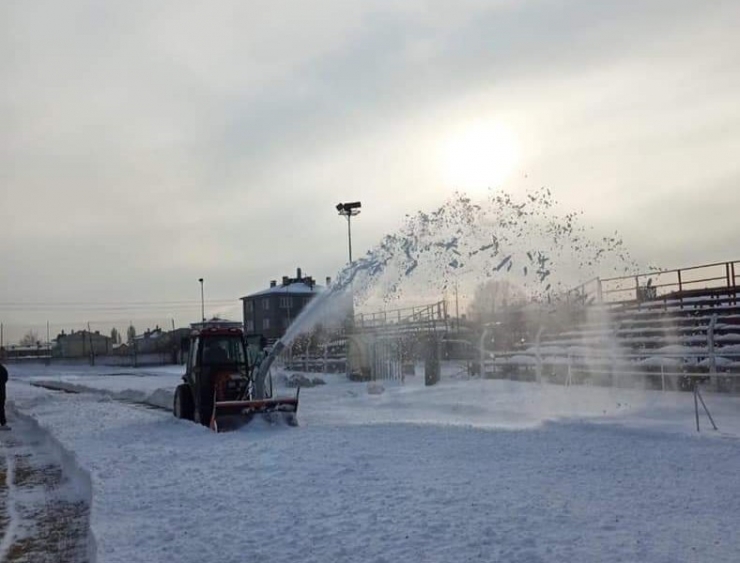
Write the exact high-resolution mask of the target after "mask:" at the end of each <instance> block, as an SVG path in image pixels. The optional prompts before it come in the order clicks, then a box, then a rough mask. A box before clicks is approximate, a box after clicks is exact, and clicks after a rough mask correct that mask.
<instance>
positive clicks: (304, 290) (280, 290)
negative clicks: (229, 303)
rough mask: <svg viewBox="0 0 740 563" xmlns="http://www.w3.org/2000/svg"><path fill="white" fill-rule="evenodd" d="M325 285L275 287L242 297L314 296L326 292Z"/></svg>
mask: <svg viewBox="0 0 740 563" xmlns="http://www.w3.org/2000/svg"><path fill="white" fill-rule="evenodd" d="M324 289H325V288H324V286H323V285H314V286H313V287H311V286H309V285H308V284H305V283H303V282H296V283H291V284H289V285H276V286H275V287H268V288H267V289H264V290H262V291H258V292H257V293H251V294H249V295H247V296H246V297H242V299H248V298H249V297H258V296H260V295H271V294H281V295H282V294H288V293H290V294H295V293H299V294H304V295H305V294H313V293H320V292H322V291H324Z"/></svg>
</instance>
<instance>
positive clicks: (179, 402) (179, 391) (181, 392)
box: [172, 383, 195, 420]
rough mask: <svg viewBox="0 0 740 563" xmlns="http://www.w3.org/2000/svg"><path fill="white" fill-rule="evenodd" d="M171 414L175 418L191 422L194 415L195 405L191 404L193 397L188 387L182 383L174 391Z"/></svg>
mask: <svg viewBox="0 0 740 563" xmlns="http://www.w3.org/2000/svg"><path fill="white" fill-rule="evenodd" d="M172 412H173V414H174V415H175V416H176V417H177V418H182V419H185V420H193V417H194V415H195V405H194V404H193V395H192V393H191V392H190V387H189V386H188V385H187V384H185V383H182V384H180V385H178V386H177V388H176V389H175V400H174V403H173V405H172Z"/></svg>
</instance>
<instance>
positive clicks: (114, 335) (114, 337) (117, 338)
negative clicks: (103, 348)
mask: <svg viewBox="0 0 740 563" xmlns="http://www.w3.org/2000/svg"><path fill="white" fill-rule="evenodd" d="M110 339H111V341H112V342H113V344H120V343H121V333H120V332H118V329H117V328H115V327H113V328H112V329H111V331H110Z"/></svg>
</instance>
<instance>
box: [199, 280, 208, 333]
mask: <svg viewBox="0 0 740 563" xmlns="http://www.w3.org/2000/svg"><path fill="white" fill-rule="evenodd" d="M198 281H199V282H200V316H201V318H202V319H203V322H206V306H205V301H204V300H203V278H198Z"/></svg>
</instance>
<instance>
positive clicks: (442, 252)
mask: <svg viewBox="0 0 740 563" xmlns="http://www.w3.org/2000/svg"><path fill="white" fill-rule="evenodd" d="M555 204H556V202H555V201H554V199H553V197H552V194H551V192H550V190H548V189H545V188H541V189H538V190H535V191H531V192H528V193H525V194H524V196H523V197H520V198H517V197H514V196H512V195H510V194H507V193H503V192H500V191H497V192H495V193H494V192H492V193H491V194H490V195H489V197H488V198H487V199H485V200H484V201H480V202H477V201H473V200H472V199H470V198H469V197H467V196H465V195H463V194H459V193H458V194H455V195H454V197H452V198H451V199H450V200H449V201H447V202H446V203H445V204H444V205H442V206H441V207H440V208H439V209H436V210H434V211H432V212H423V211H420V212H418V213H417V214H415V215H413V216H409V217H407V218H406V221H405V223H404V225H403V226H402V228H401V229H400V230H399V231H398V232H396V233H393V234H390V235H387V236H385V237H384V238H383V239H382V240H381V241H380V244H378V246H376V247H375V248H374V249H372V250H370V251H369V252H368V253H367V255H366V256H364V257H363V258H360V259H359V260H357V261H356V262H355V263H354V264H353V265H352V266H351V267H349V268H347V269H346V270H344V271H343V272H342V273H341V274H340V276H339V278H338V285H339V286H348V285H350V284H351V285H352V287H353V291H354V293H355V296H356V298H360V299H362V298H363V297H364V296H369V295H374V296H376V297H377V296H378V295H380V296H382V298H383V299H385V300H387V301H390V300H393V299H397V298H400V297H402V295H403V293H404V292H405V291H414V292H415V291H417V290H418V289H419V288H423V289H424V292H425V293H436V294H437V295H441V294H442V293H443V292H444V291H445V290H447V289H449V288H450V287H451V285H452V284H454V283H460V282H461V281H463V282H464V281H468V282H473V283H481V282H483V281H486V280H488V279H491V278H496V277H507V278H509V279H512V278H515V280H516V284H517V285H518V286H520V287H522V288H524V289H525V290H527V292H528V293H530V294H532V295H539V296H544V295H547V294H549V293H552V292H554V291H557V290H561V289H563V288H567V287H571V286H572V285H573V284H577V283H578V282H579V281H584V280H586V279H589V278H590V277H594V276H596V275H602V276H606V275H621V274H625V273H630V272H632V271H634V269H635V263H634V261H633V260H632V259H631V258H630V256H629V254H628V253H627V252H626V251H625V249H624V248H623V243H622V240H621V239H620V238H619V236H618V235H616V234H615V235H614V236H608V237H596V236H594V235H593V234H592V232H591V230H590V229H588V228H586V227H585V226H584V225H582V224H581V222H580V220H579V218H580V214H578V213H564V214H563V213H559V212H558V211H557V210H556V209H555Z"/></svg>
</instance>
